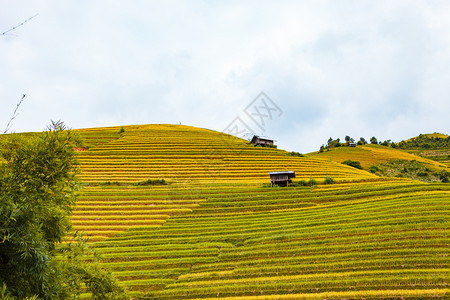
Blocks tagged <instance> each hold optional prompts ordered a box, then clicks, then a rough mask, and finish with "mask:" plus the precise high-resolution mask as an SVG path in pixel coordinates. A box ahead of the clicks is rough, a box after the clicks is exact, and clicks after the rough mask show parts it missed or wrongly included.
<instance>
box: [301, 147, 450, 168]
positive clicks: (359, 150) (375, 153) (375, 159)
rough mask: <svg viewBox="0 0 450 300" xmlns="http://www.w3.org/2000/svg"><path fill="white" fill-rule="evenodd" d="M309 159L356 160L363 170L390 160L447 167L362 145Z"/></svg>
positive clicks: (398, 152)
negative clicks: (415, 161)
mask: <svg viewBox="0 0 450 300" xmlns="http://www.w3.org/2000/svg"><path fill="white" fill-rule="evenodd" d="M307 156H308V157H311V158H318V159H324V160H330V161H335V162H339V163H341V162H343V161H346V160H356V161H359V162H360V163H361V166H362V167H363V168H364V169H366V170H367V169H369V168H370V167H371V166H373V165H378V164H382V163H386V162H389V161H391V160H398V159H403V160H410V161H411V160H417V161H418V162H420V163H422V164H424V165H425V166H427V167H429V168H430V169H432V170H435V171H439V170H442V169H445V168H446V167H447V166H446V165H445V162H437V161H433V160H431V159H427V158H425V157H421V156H419V155H414V154H411V153H408V152H406V151H402V150H397V149H392V148H388V147H385V146H380V145H364V146H356V147H355V148H353V147H338V148H334V149H332V150H330V151H324V152H322V153H320V152H313V153H310V154H308V155H307Z"/></svg>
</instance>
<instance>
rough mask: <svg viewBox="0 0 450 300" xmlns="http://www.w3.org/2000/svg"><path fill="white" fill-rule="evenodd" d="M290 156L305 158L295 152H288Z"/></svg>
mask: <svg viewBox="0 0 450 300" xmlns="http://www.w3.org/2000/svg"><path fill="white" fill-rule="evenodd" d="M288 155H290V156H298V157H305V156H304V155H303V154H301V153H299V152H295V151H292V152H288Z"/></svg>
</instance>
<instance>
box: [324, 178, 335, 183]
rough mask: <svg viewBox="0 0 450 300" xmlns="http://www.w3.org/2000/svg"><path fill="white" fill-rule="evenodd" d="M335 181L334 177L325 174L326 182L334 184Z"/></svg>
mask: <svg viewBox="0 0 450 300" xmlns="http://www.w3.org/2000/svg"><path fill="white" fill-rule="evenodd" d="M334 183H335V181H334V179H333V177H331V176H325V181H324V184H334Z"/></svg>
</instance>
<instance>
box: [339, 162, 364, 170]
mask: <svg viewBox="0 0 450 300" xmlns="http://www.w3.org/2000/svg"><path fill="white" fill-rule="evenodd" d="M342 164H343V165H348V166H350V167H353V168H357V169H360V170H362V169H363V167H362V166H361V163H360V162H359V161H357V160H346V161H343V162H342Z"/></svg>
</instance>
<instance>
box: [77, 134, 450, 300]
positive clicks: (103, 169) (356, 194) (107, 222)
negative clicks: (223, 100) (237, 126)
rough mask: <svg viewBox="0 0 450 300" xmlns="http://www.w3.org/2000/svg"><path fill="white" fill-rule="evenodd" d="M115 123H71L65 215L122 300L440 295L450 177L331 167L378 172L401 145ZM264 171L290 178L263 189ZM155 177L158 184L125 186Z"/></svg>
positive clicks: (444, 283)
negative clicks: (293, 142) (72, 163)
mask: <svg viewBox="0 0 450 300" xmlns="http://www.w3.org/2000/svg"><path fill="white" fill-rule="evenodd" d="M119 129H120V127H111V128H93V129H85V130H79V131H78V132H79V134H80V135H81V137H82V138H83V139H84V140H85V141H86V144H88V145H90V148H89V149H88V150H87V151H82V152H77V155H78V157H79V160H80V163H81V164H80V168H81V170H82V173H81V176H80V177H81V178H82V180H83V184H84V185H85V186H86V187H85V188H84V189H83V191H82V194H81V196H80V199H79V200H78V201H77V206H76V209H75V210H74V213H73V215H72V217H71V219H72V222H73V227H74V229H75V230H79V231H84V232H85V233H86V236H88V237H89V238H90V245H91V246H92V247H93V248H94V249H95V250H96V251H97V252H98V254H99V255H100V257H101V258H102V260H101V263H100V266H101V267H103V268H105V269H106V270H108V271H110V272H112V274H113V275H114V276H115V277H116V278H117V279H118V280H119V281H120V284H121V286H123V287H126V288H127V290H128V293H129V295H131V296H132V297H134V298H136V299H186V298H190V299H213V298H214V299H215V298H224V299H235V300H236V299H280V298H286V299H344V298H345V299H383V298H384V299H391V298H395V299H400V298H401V299H419V298H431V297H441V298H442V297H444V295H445V294H446V293H448V291H449V290H448V282H449V278H450V264H449V262H448V236H449V230H450V229H449V228H450V226H449V222H448V215H449V212H450V211H449V206H448V203H449V200H450V196H449V195H450V185H449V184H443V183H440V182H439V183H425V182H420V181H413V180H410V179H408V178H399V177H379V176H376V175H374V174H371V173H369V172H366V171H363V170H360V169H357V168H349V167H347V166H343V165H342V164H341V163H340V162H341V161H345V160H355V161H359V162H360V164H361V165H362V166H363V167H364V168H366V169H369V168H370V167H371V166H374V167H373V168H371V169H372V170H374V171H375V173H377V172H378V173H379V172H380V170H381V167H379V165H380V164H381V163H385V162H388V161H390V160H393V158H396V159H406V160H408V161H410V160H412V159H411V157H412V158H414V157H415V156H412V155H411V154H408V153H406V152H404V151H400V150H396V149H392V147H384V146H380V145H359V146H357V147H356V148H353V147H346V146H345V147H341V146H339V147H335V148H333V149H327V150H329V151H324V152H322V153H315V154H308V155H306V156H305V157H302V158H301V159H299V158H298V157H296V155H294V156H292V155H289V154H288V153H287V152H286V151H280V150H277V149H273V148H268V147H262V148H255V147H253V146H251V145H248V144H247V142H246V141H244V140H240V139H237V138H234V137H230V136H227V135H224V134H221V133H218V132H213V131H210V130H204V129H199V128H192V127H187V126H175V125H138V126H126V127H124V129H125V132H124V133H122V134H121V135H119V134H118V132H119ZM348 140H349V141H351V140H350V139H348ZM416 158H417V162H420V163H421V164H423V165H424V166H426V167H428V168H429V169H430V170H432V171H431V174H432V173H434V172H438V173H439V172H440V170H441V169H439V168H438V167H437V166H438V164H435V162H433V161H430V160H426V159H422V158H420V157H416ZM332 160H334V162H333V161H332ZM428 163H429V164H428ZM276 170H294V171H295V173H296V178H297V180H298V182H294V183H293V184H290V185H289V187H288V188H284V187H283V188H281V187H279V188H268V187H269V186H270V178H269V176H268V174H267V173H268V172H270V171H276ZM378 175H379V174H378ZM443 175H446V176H447V175H448V174H443ZM159 178H164V180H165V181H166V182H169V183H170V184H169V185H164V184H163V185H155V186H153V185H150V186H147V185H136V183H137V182H145V181H147V180H153V181H155V180H156V181H157V180H161V179H159ZM314 178H323V180H322V179H321V180H315V179H314ZM105 182H111V183H114V182H117V183H120V184H110V185H105V184H102V183H105ZM333 182H334V184H331V183H333ZM90 261H91V260H90ZM92 261H93V260H92ZM82 297H85V298H88V297H91V294H89V293H87V292H86V294H83V295H82Z"/></svg>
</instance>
